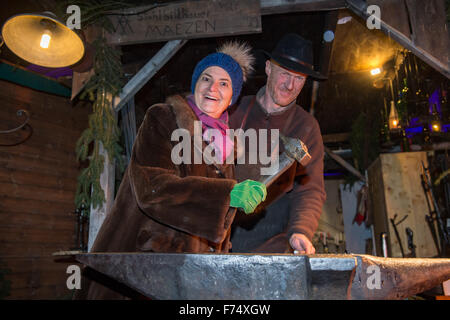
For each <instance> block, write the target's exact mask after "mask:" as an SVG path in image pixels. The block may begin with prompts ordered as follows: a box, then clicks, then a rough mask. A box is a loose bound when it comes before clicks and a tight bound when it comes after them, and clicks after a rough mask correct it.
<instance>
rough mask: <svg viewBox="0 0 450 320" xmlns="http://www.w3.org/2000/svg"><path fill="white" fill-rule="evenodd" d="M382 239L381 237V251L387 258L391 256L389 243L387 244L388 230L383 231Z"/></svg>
mask: <svg viewBox="0 0 450 320" xmlns="http://www.w3.org/2000/svg"><path fill="white" fill-rule="evenodd" d="M380 239H381V252H382V255H383V257H385V258H387V257H389V254H388V245H387V233H386V232H382V233H381V236H380Z"/></svg>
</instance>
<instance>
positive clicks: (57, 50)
mask: <svg viewBox="0 0 450 320" xmlns="http://www.w3.org/2000/svg"><path fill="white" fill-rule="evenodd" d="M2 37H3V40H4V42H5V44H6V45H7V47H8V48H9V49H10V50H11V51H12V52H14V54H16V55H17V56H19V57H20V58H22V59H24V60H26V61H28V62H30V63H32V64H36V65H39V66H43V67H48V68H62V67H67V66H70V65H73V64H75V63H77V62H78V61H80V60H81V58H83V55H84V51H85V49H84V44H83V41H82V40H81V38H80V37H79V36H78V34H77V33H76V32H75V31H73V30H71V29H70V28H68V27H67V26H66V25H64V24H63V23H61V22H60V21H58V20H57V19H56V16H55V15H54V14H53V13H51V12H44V13H37V14H36V13H24V14H19V15H15V16H12V17H11V18H9V19H8V20H7V21H6V22H5V23H4V24H3V27H2Z"/></svg>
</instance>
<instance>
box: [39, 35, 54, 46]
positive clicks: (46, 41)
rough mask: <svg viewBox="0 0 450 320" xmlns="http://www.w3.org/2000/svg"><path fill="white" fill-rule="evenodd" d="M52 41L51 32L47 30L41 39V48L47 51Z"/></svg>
mask: <svg viewBox="0 0 450 320" xmlns="http://www.w3.org/2000/svg"><path fill="white" fill-rule="evenodd" d="M51 39H52V35H51V32H50V31H48V30H45V31H44V33H43V34H42V37H41V43H40V46H41V48H44V49H47V48H48V47H49V45H50V40H51Z"/></svg>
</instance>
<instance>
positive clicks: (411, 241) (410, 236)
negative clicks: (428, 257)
mask: <svg viewBox="0 0 450 320" xmlns="http://www.w3.org/2000/svg"><path fill="white" fill-rule="evenodd" d="M405 231H406V237H407V238H408V249H409V251H411V253H410V254H409V256H410V257H411V258H415V257H416V245H415V244H414V238H413V237H414V233H413V231H412V230H411V229H410V228H409V227H406V229H405Z"/></svg>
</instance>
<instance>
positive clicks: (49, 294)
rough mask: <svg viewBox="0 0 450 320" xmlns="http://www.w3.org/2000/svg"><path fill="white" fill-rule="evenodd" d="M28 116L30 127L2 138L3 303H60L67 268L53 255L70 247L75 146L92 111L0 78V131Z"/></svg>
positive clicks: (0, 258)
mask: <svg viewBox="0 0 450 320" xmlns="http://www.w3.org/2000/svg"><path fill="white" fill-rule="evenodd" d="M22 108H23V109H26V110H28V111H29V112H30V115H31V118H30V121H29V124H30V126H31V128H32V135H31V137H30V138H29V139H27V140H26V141H25V142H24V143H21V144H18V145H16V146H4V145H5V144H12V143H14V142H18V141H20V138H21V136H22V137H25V136H26V135H27V134H28V132H29V128H24V129H22V130H21V131H20V132H18V133H15V134H0V262H1V263H2V264H3V265H2V266H1V268H5V267H6V268H8V269H9V270H10V274H9V275H7V279H8V280H9V281H11V290H10V295H9V296H8V299H64V298H69V297H70V294H71V292H70V291H69V290H68V289H67V288H66V279H67V276H68V275H67V274H66V268H67V266H68V265H69V264H70V263H60V262H55V260H54V258H53V257H52V253H53V252H56V251H60V250H69V249H70V248H73V247H74V244H75V215H74V214H73V212H74V210H75V205H74V195H75V190H76V179H77V175H78V172H79V165H78V163H77V161H76V158H75V144H76V141H77V139H78V137H79V136H80V134H81V132H82V131H83V130H84V128H85V127H86V126H87V117H88V113H89V112H90V108H89V107H88V106H87V105H81V103H80V104H77V105H76V106H72V104H71V102H70V100H69V99H68V98H64V97H58V96H55V95H51V94H47V93H43V92H38V91H35V90H32V89H29V88H25V87H21V86H19V85H16V84H12V83H8V82H5V81H0V130H5V129H10V128H13V127H14V125H15V124H19V123H20V121H19V120H18V118H17V116H16V111H17V110H19V109H22Z"/></svg>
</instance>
